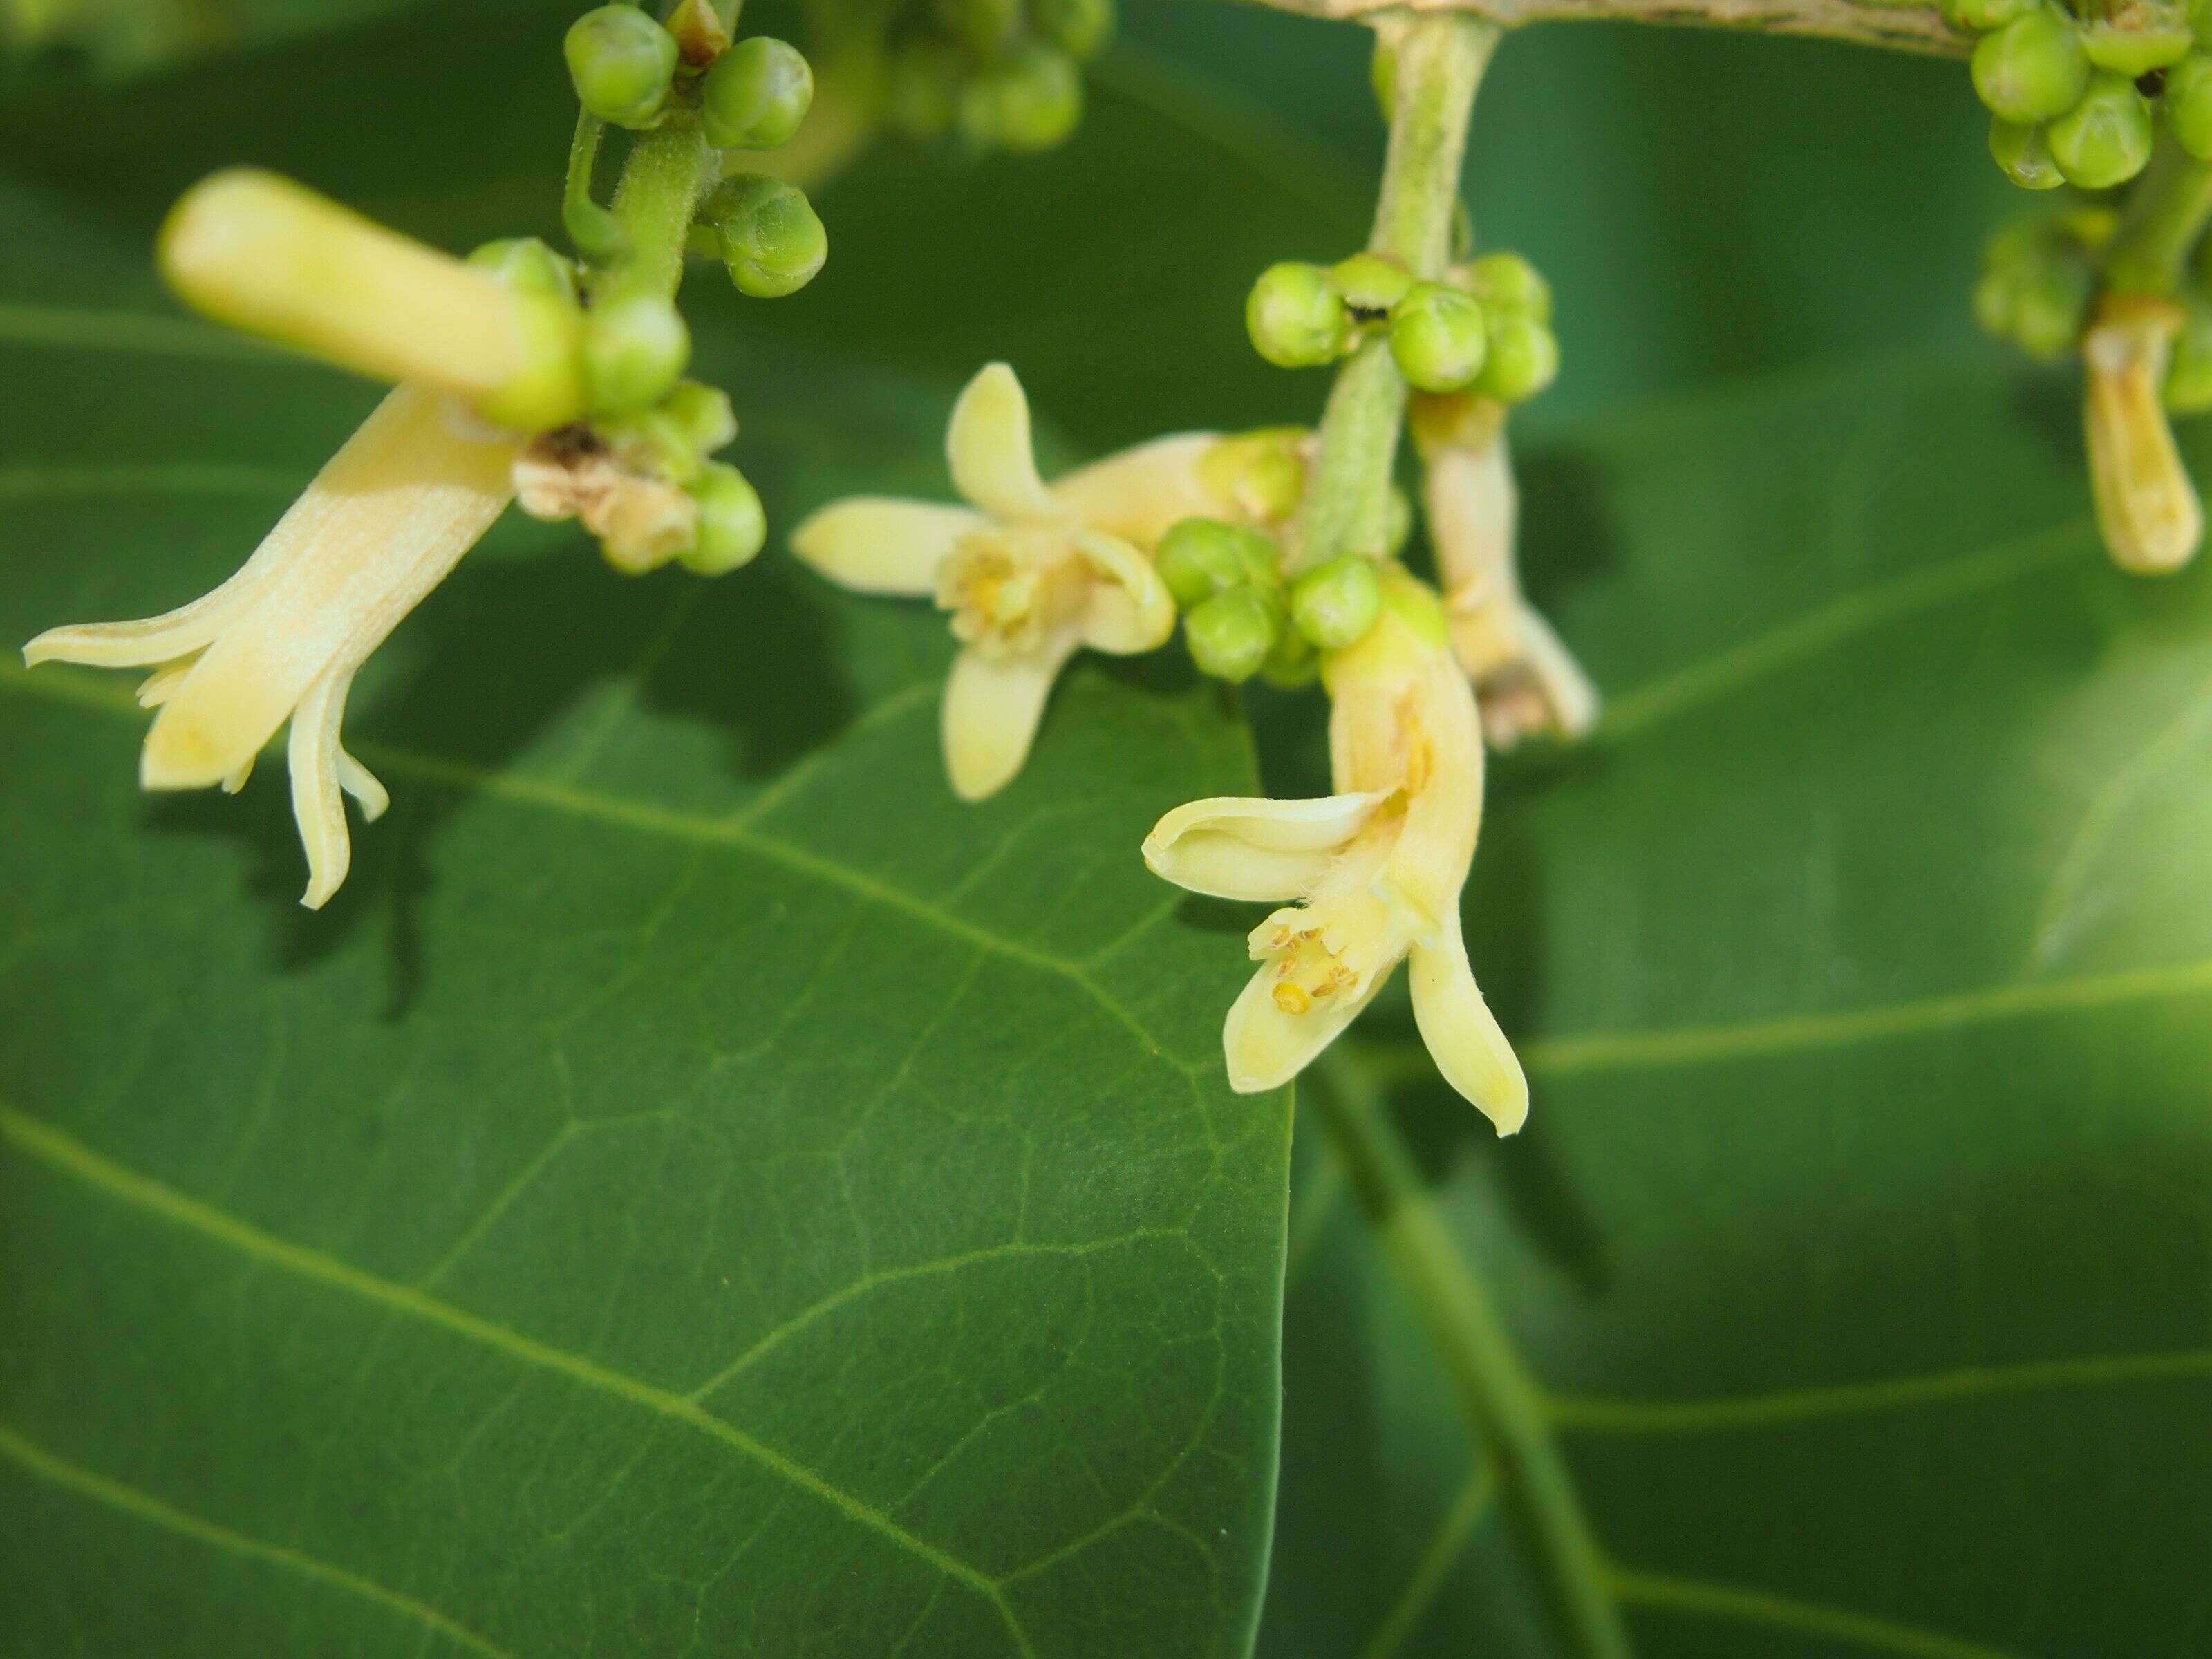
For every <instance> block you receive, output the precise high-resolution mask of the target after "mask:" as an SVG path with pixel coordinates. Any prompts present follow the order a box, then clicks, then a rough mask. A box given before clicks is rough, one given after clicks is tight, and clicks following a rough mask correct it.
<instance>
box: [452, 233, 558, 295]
mask: <svg viewBox="0 0 2212 1659" xmlns="http://www.w3.org/2000/svg"><path fill="white" fill-rule="evenodd" d="M469 263H470V264H472V265H474V266H475V267H476V268H477V270H488V271H489V272H491V274H492V275H493V276H496V277H498V278H499V279H500V281H501V282H502V283H506V284H507V286H508V287H509V288H511V289H515V290H516V291H517V292H519V293H523V294H535V295H538V296H539V297H541V298H543V299H547V300H558V301H561V303H562V304H563V305H571V306H572V305H574V304H575V303H576V267H575V264H574V262H573V261H571V260H568V259H565V258H562V256H561V255H560V254H558V253H556V252H554V251H553V250H552V249H551V248H550V247H548V246H546V245H545V244H544V243H543V242H541V241H539V240H538V239H537V238H536V237H535V236H508V237H505V238H502V239H501V240H499V241H496V242H486V243H485V244H484V245H483V246H482V247H480V248H478V249H477V251H476V252H473V253H471V254H470V255H469Z"/></svg>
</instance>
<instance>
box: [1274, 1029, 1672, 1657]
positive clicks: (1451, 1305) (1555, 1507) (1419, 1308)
mask: <svg viewBox="0 0 2212 1659" xmlns="http://www.w3.org/2000/svg"><path fill="white" fill-rule="evenodd" d="M1308 1075H1309V1076H1310V1077H1312V1078H1314V1079H1315V1080H1316V1082H1317V1083H1319V1085H1321V1086H1320V1087H1319V1088H1317V1089H1316V1091H1315V1093H1316V1096H1317V1097H1319V1103H1320V1106H1321V1109H1322V1121H1323V1122H1325V1123H1326V1124H1327V1125H1328V1132H1329V1135H1330V1137H1331V1139H1332V1140H1333V1142H1334V1146H1335V1147H1336V1151H1337V1155H1338V1156H1339V1158H1341V1159H1342V1161H1343V1164H1344V1167H1345V1170H1346V1172H1347V1173H1348V1174H1349V1176H1350V1177H1351V1180H1352V1186H1353V1188H1355V1189H1356V1190H1357V1191H1358V1194H1359V1198H1360V1202H1361V1203H1362V1205H1363V1206H1364V1207H1365V1209H1366V1211H1367V1215H1368V1218H1369V1220H1370V1222H1371V1223H1372V1225H1373V1226H1374V1229H1375V1236H1376V1242H1377V1243H1379V1244H1380V1245H1381V1246H1382V1249H1383V1255H1384V1257H1385V1259H1386V1260H1387V1261H1389V1265H1390V1267H1391V1268H1392V1270H1393V1271H1394V1273H1395V1275H1396V1277H1397V1279H1398V1282H1399V1285H1400V1286H1401V1288H1402V1289H1403V1290H1404V1291H1405V1292H1406V1295H1407V1297H1408V1298H1409V1299H1410V1300H1411V1301H1412V1302H1413V1307H1414V1310H1415V1312H1416V1313H1417V1314H1418V1315H1419V1318H1420V1320H1421V1322H1422V1324H1423V1325H1424V1326H1425V1327H1426V1328H1427V1330H1428V1335H1429V1340H1430V1341H1431V1343H1432V1344H1434V1345H1435V1347H1436V1350H1437V1355H1438V1357H1439V1358H1441V1359H1442V1361H1443V1364H1444V1368H1445V1369H1446V1370H1447V1371H1449V1373H1450V1376H1451V1380H1452V1384H1453V1387H1454V1388H1455V1389H1456V1390H1457V1392H1458V1394H1459V1396H1460V1401H1461V1404H1462V1407H1463V1409H1464V1410H1465V1412H1466V1413H1467V1416H1468V1420H1469V1422H1471V1423H1472V1424H1473V1425H1474V1428H1475V1431H1476V1432H1477V1433H1478V1434H1479V1435H1480V1437H1481V1438H1482V1440H1483V1441H1484V1443H1486V1445H1488V1447H1489V1448H1490V1450H1491V1454H1492V1456H1494V1457H1495V1458H1496V1459H1497V1460H1498V1473H1499V1476H1500V1479H1501V1482H1502V1486H1503V1492H1504V1500H1505V1503H1506V1504H1507V1507H1508V1509H1509V1510H1510V1513H1511V1514H1512V1516H1513V1518H1514V1521H1515V1522H1516V1525H1517V1527H1518V1528H1520V1530H1521V1533H1522V1537H1523V1538H1524V1539H1525V1540H1526V1541H1528V1544H1529V1546H1530V1551H1529V1553H1530V1554H1531V1556H1532V1557H1533V1558H1534V1561H1535V1563H1536V1565H1537V1571H1538V1572H1539V1573H1540V1575H1541V1577H1542V1580H1543V1585H1544V1590H1545V1595H1546V1599H1547V1601H1548V1602H1549V1604H1550V1606H1551V1608H1552V1612H1553V1617H1554V1619H1555V1620H1556V1621H1557V1623H1558V1626H1559V1632H1560V1634H1561V1636H1562V1638H1563V1640H1564V1642H1565V1650H1566V1651H1567V1652H1569V1653H1571V1654H1572V1655H1574V1656H1576V1659H1626V1656H1627V1654H1628V1653H1629V1651H1630V1649H1629V1643H1628V1631H1627V1627H1626V1625H1624V1624H1623V1622H1622V1620H1621V1616H1620V1606H1619V1603H1618V1602H1617V1601H1615V1599H1614V1597H1613V1592H1612V1589H1611V1588H1610V1582H1609V1579H1608V1577H1607V1573H1608V1568H1607V1564H1606V1560H1605V1556H1604V1553H1603V1552H1602V1551H1601V1549H1600V1548H1599V1547H1598V1542H1597V1539H1596V1537H1595V1534H1593V1533H1592V1532H1591V1530H1590V1525H1589V1520H1588V1519H1587V1518H1586V1517H1585V1516H1583V1510H1582V1500H1581V1498H1580V1497H1579V1496H1578V1495H1577V1492H1576V1491H1575V1486H1574V1479H1573V1476H1572V1475H1571V1474H1569V1472H1568V1469H1567V1465H1566V1460H1565V1458H1564V1457H1563V1456H1562V1455H1561V1454H1560V1451H1559V1443H1557V1442H1556V1441H1555V1440H1554V1439H1553V1437H1552V1428H1551V1424H1550V1421H1549V1419H1548V1418H1547V1414H1546V1412H1545V1410H1544V1397H1543V1394H1542V1391H1541V1389H1538V1387H1537V1386H1536V1383H1535V1380H1534V1378H1533V1377H1532V1376H1529V1374H1528V1368H1527V1366H1525V1365H1524V1364H1522V1361H1521V1356H1520V1355H1519V1353H1518V1352H1516V1351H1515V1349H1514V1346H1513V1340H1512V1338H1511V1337H1510V1336H1509V1335H1508V1334H1506V1330H1505V1328H1504V1324H1503V1323H1502V1322H1500V1321H1499V1319H1498V1311H1497V1310H1496V1309H1495V1308H1494V1307H1493V1306H1492V1304H1491V1300H1490V1294H1489V1292H1488V1291H1487V1290H1486V1288H1485V1287H1484V1285H1483V1283H1482V1281H1481V1279H1480V1278H1479V1277H1477V1276H1476V1273H1475V1271H1474V1267H1473V1265H1472V1264H1471V1263H1470V1262H1469V1261H1468V1259H1467V1258H1466V1256H1465V1255H1462V1253H1461V1251H1460V1249H1459V1246H1458V1244H1457V1243H1456V1242H1455V1240H1454V1239H1453V1237H1452V1235H1451V1229H1450V1228H1449V1225H1446V1223H1445V1220H1444V1218H1443V1214H1442V1212H1440V1211H1439V1210H1438V1209H1437V1205H1436V1202H1435V1200H1433V1199H1431V1197H1430V1195H1429V1192H1428V1188H1426V1186H1425V1184H1424V1183H1423V1182H1422V1180H1421V1176H1420V1171H1419V1170H1418V1169H1417V1168H1416V1167H1415V1165H1414V1163H1413V1154H1412V1153H1411V1152H1409V1151H1407V1147H1406V1144H1405V1142H1404V1140H1403V1139H1401V1138H1400V1136H1399V1133H1398V1131H1397V1129H1396V1127H1395V1126H1394V1125H1393V1124H1392V1123H1391V1121H1390V1119H1389V1114H1388V1112H1387V1111H1386V1109H1385V1108H1384V1106H1383V1101H1382V1099H1381V1097H1380V1096H1379V1095H1378V1093H1377V1092H1376V1089H1375V1087H1374V1085H1373V1084H1372V1083H1371V1082H1370V1081H1369V1079H1367V1077H1366V1076H1365V1074H1364V1073H1363V1072H1362V1071H1361V1069H1360V1066H1359V1063H1358V1060H1356V1059H1354V1058H1353V1057H1352V1055H1351V1054H1348V1053H1346V1051H1345V1049H1344V1048H1343V1046H1342V1045H1341V1044H1339V1045H1338V1046H1337V1047H1335V1048H1331V1049H1329V1050H1327V1051H1326V1052H1324V1053H1323V1054H1322V1057H1321V1059H1320V1060H1318V1061H1317V1062H1316V1064H1315V1065H1314V1066H1313V1067H1312V1068H1311V1069H1310V1071H1309V1073H1308Z"/></svg>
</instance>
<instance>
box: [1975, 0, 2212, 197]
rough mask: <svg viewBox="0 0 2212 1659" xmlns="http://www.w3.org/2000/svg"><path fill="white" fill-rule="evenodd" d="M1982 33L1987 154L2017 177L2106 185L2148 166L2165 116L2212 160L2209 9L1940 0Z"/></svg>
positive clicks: (2047, 184)
mask: <svg viewBox="0 0 2212 1659" xmlns="http://www.w3.org/2000/svg"><path fill="white" fill-rule="evenodd" d="M1942 9H1943V15H1944V16H1945V18H1946V19H1947V20H1948V21H1949V22H1950V23H1951V24H1952V26H1953V27H1955V28H1958V29H1960V30H1962V31H1964V32H1966V33H1971V34H1977V35H1979V36H1980V37H1981V39H1980V40H1978V41H1977V42H1976V44H1975V46H1974V57H1973V76H1974V90H1975V92H1976V93H1977V94H1979V95H1980V97H1981V100H1982V102H1983V103H1984V104H1985V105H1986V106H1988V107H1989V110H1990V114H1991V115H1992V116H1993V117H1994V118H1995V119H1994V120H1993V121H1992V123H1991V125H1990V154H1991V155H1994V156H1996V161H1997V165H1998V166H1999V167H2002V168H2003V169H2004V171H2005V173H2006V175H2007V176H2008V177H2009V178H2010V179H2012V180H2013V182H2014V183H2015V184H2017V185H2021V186H2022V187H2023V188H2025V189H2028V190H2052V189H2055V188H2057V186H2058V185H2062V184H2070V185H2077V186H2079V187H2080V188H2081V189H2084V190H2106V189H2110V188H2111V187H2112V186H2113V185H2119V184H2124V183H2125V182H2126V181H2127V180H2129V179H2132V178H2134V177H2135V176H2136V174H2137V173H2141V172H2142V169H2143V167H2144V166H2145V165H2146V164H2147V163H2148V161H2149V160H2150V156H2151V150H2152V148H2153V146H2154V142H2155V140H2156V137H2157V131H2158V117H2159V115H2160V113H2163V115H2164V118H2165V125H2166V130H2167V131H2169V132H2170V133H2171V134H2172V137H2173V140H2174V142H2175V143H2178V144H2179V145H2180V146H2181V148H2182V149H2185V150H2187V151H2188V152H2189V153H2190V154H2191V155H2196V156H2198V157H2201V158H2212V52H2207V50H2206V48H2207V47H2208V46H2212V6H2208V4H2207V3H2206V0H2193V3H2191V5H2190V6H2189V7H2188V8H2187V9H2186V10H2185V9H2183V7H2182V6H2181V5H2180V4H2179V3H2177V0H2113V3H2111V4H2109V5H2099V4H2096V3H2095V0H2091V3H2088V4H2085V5H2083V6H2081V8H2079V9H2067V8H2066V7H2064V6H2062V5H2058V4H2055V3H2052V0H1942Z"/></svg>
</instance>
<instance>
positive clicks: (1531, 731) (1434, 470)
mask: <svg viewBox="0 0 2212 1659" xmlns="http://www.w3.org/2000/svg"><path fill="white" fill-rule="evenodd" d="M1412 426H1413V436H1414V440H1415V442H1416V443H1417V444H1418V446H1419V449H1420V452H1421V460H1422V466H1423V473H1422V485H1421V489H1422V504H1423V506H1424V507H1425V510H1426V512H1427V513H1428V520H1429V538H1430V541H1431V544H1433V545H1434V547H1435V550H1436V557H1437V576H1438V577H1439V578H1440V579H1441V580H1442V581H1443V589H1444V610H1445V612H1446V614H1447V615H1448V616H1449V618H1450V622H1451V635H1452V648H1453V650H1454V652H1455V653H1457V655H1458V657H1459V660H1460V665H1461V666H1462V667H1463V668H1464V669H1466V671H1467V672H1468V677H1469V678H1472V679H1473V680H1474V684H1475V690H1476V693H1477V697H1478V701H1479V702H1480V706H1481V709H1482V724H1483V728H1484V730H1485V731H1486V732H1487V733H1488V734H1489V738H1490V741H1491V743H1492V744H1493V745H1495V746H1496V747H1498V748H1499V749H1510V748H1512V747H1513V746H1514V745H1515V744H1517V743H1518V742H1520V741H1521V739H1522V738H1526V737H1531V736H1534V735H1535V734H1537V733H1539V732H1549V733H1551V734H1553V735H1554V736H1558V737H1562V738H1580V737H1583V736H1586V735H1588V733H1589V730H1590V728H1591V727H1592V726H1595V724H1596V723H1597V714H1598V694H1597V688H1596V687H1595V686H1594V685H1592V684H1590V681H1589V675H1587V674H1585V673H1583V669H1582V665H1581V664H1579V663H1577V661H1576V660H1575V659H1574V653H1572V652H1571V651H1569V650H1568V649H1567V647H1566V646H1565V644H1564V643H1562V642H1561V641H1560V639H1559V635H1558V634H1556V633H1555V632H1553V629H1552V625H1551V623H1548V622H1547V621H1545V620H1544V617H1543V616H1542V614H1541V612H1539V611H1537V610H1536V609H1535V607H1534V606H1533V605H1530V604H1529V603H1528V599H1527V598H1526V597H1525V596H1524V595H1523V594H1522V591H1521V573H1520V561H1519V558H1518V556H1517V555H1516V543H1517V540H1518V537H1519V520H1520V510H1521V508H1520V501H1521V497H1520V491H1519V490H1518V489H1516V487H1515V485H1514V483H1513V464H1512V461H1511V459H1510V457H1509V456H1508V454H1507V452H1506V446H1505V407H1504V404H1499V403H1496V402H1493V401H1492V400H1491V399H1489V398H1475V397H1470V396H1467V395H1464V394H1462V395H1455V396H1450V397H1425V398H1419V399H1418V400H1416V403H1415V405H1414V410H1413V421H1412Z"/></svg>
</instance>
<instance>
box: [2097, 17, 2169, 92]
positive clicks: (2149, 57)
mask: <svg viewBox="0 0 2212 1659" xmlns="http://www.w3.org/2000/svg"><path fill="white" fill-rule="evenodd" d="M2191 43H2192V37H2191V34H2190V33H2189V30H2188V28H2187V27H2186V26H2185V25H2184V24H2180V23H2173V24H2169V25H2166V26H2163V27H2160V26H2153V27H2147V28H2120V27H2117V26H2116V25H2114V24H2112V23H2111V22H2108V21H2107V22H2094V23H2084V24H2083V25H2082V26H2081V50H2082V52H2084V53H2085V54H2087V57H2088V59H2089V61H2090V62H2091V63H2092V64H2095V65H2096V66H2097V67H2098V68H2099V69H2100V70H2108V71H2109V72H2111V73H2112V74H2114V75H2124V76H2127V77H2128V79H2129V80H2130V81H2132V80H2134V79H2135V78H2136V76H2139V75H2148V74H2149V73H2150V71H2151V70H2156V69H2166V68H2170V67H2171V66H2172V65H2173V64H2178V63H2179V62H2180V61H2181V55H2182V53H2184V52H2187V51H2188V50H2189V48H2190V46H2191Z"/></svg>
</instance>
